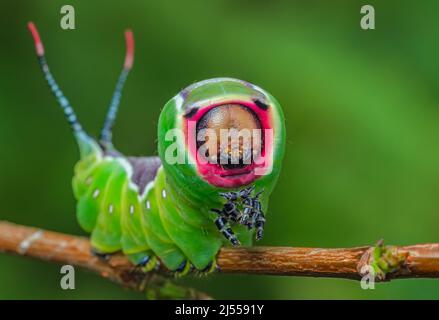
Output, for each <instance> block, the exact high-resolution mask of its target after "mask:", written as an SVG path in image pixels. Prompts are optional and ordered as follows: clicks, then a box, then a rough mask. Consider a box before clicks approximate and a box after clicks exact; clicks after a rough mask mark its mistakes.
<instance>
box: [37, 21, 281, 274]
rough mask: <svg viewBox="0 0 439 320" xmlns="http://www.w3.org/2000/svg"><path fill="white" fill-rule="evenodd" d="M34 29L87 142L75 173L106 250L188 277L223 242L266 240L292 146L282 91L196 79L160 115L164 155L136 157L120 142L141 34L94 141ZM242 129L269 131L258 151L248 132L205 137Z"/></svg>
mask: <svg viewBox="0 0 439 320" xmlns="http://www.w3.org/2000/svg"><path fill="white" fill-rule="evenodd" d="M29 29H30V31H31V33H32V36H33V39H34V42H35V47H36V52H37V56H38V60H39V62H40V66H41V68H42V71H43V73H44V76H45V78H46V80H47V82H48V84H49V87H50V89H51V91H52V93H53V94H54V95H55V97H56V99H57V100H58V103H59V104H60V106H61V108H62V109H63V111H64V114H65V116H66V118H67V120H68V122H69V124H70V126H71V128H72V130H73V134H74V136H75V139H76V141H77V143H78V146H79V150H80V160H79V162H78V163H77V164H76V166H75V169H74V177H73V190H74V195H75V198H76V199H77V219H78V222H79V224H80V225H81V227H82V228H83V229H84V230H85V231H87V232H89V233H91V244H92V247H93V248H94V250H95V251H96V252H98V253H101V254H111V253H114V252H117V251H120V250H121V251H122V252H123V253H124V254H125V255H127V257H128V258H129V259H130V260H131V261H132V262H133V263H134V264H135V265H139V266H141V267H143V268H144V270H146V271H148V270H151V269H152V268H154V267H155V266H157V265H158V262H159V261H160V262H161V263H163V264H164V265H165V266H166V267H167V268H168V269H169V270H172V271H175V272H176V273H179V274H186V273H187V272H188V271H189V270H190V269H191V268H193V267H195V268H196V269H197V270H200V271H202V272H210V271H213V270H214V269H215V266H216V264H215V257H216V254H217V253H218V251H219V249H220V248H221V247H222V246H224V245H230V244H232V245H240V244H242V245H246V246H249V245H251V244H252V241H253V238H255V237H256V239H260V238H262V235H263V228H264V223H265V216H264V212H266V210H267V205H268V197H269V195H270V193H271V192H272V190H273V188H274V185H275V183H276V180H277V178H278V176H279V173H280V167H281V161H282V158H283V154H284V144H285V125H284V117H283V113H282V110H281V107H280V105H279V103H278V102H277V101H276V100H275V98H274V97H273V96H271V95H270V94H269V93H267V92H266V91H265V90H263V89H261V88H259V87H257V86H255V85H253V84H250V83H248V82H245V81H242V80H237V79H232V78H215V79H210V80H205V81H201V82H198V83H195V84H192V85H190V86H189V87H187V88H185V89H184V90H182V91H181V92H180V93H178V94H177V95H176V96H175V97H174V98H172V99H171V100H169V102H168V103H166V105H165V106H164V108H163V110H162V112H161V114H160V119H159V125H158V153H159V156H160V157H128V156H125V155H123V154H121V153H120V152H118V151H117V150H116V149H115V148H114V146H113V144H112V142H111V132H112V131H111V129H112V126H113V123H114V120H115V117H116V113H117V110H118V105H119V101H120V97H121V92H122V88H123V85H124V83H125V80H126V78H127V76H128V73H129V71H130V69H131V67H132V64H133V50H134V42H133V37H132V34H131V32H130V31H127V32H126V34H125V35H126V42H127V53H126V57H125V64H124V68H123V70H122V73H121V75H120V77H119V80H118V82H117V86H116V90H115V92H114V94H113V98H112V101H111V104H110V108H109V111H108V114H107V118H106V121H105V123H104V127H103V130H102V133H101V136H100V138H99V139H94V138H92V137H90V136H89V135H87V134H86V132H85V131H84V130H83V128H82V126H81V125H80V123H79V122H78V120H77V117H76V115H75V113H74V111H73V108H72V107H71V105H70V103H69V101H68V100H67V99H66V98H65V96H64V95H63V93H62V92H61V90H60V88H59V86H58V85H57V84H56V82H55V80H54V78H53V76H52V74H51V73H50V71H49V67H48V65H47V63H46V59H45V55H44V49H43V45H42V42H41V40H40V37H39V34H38V31H37V29H36V28H35V26H34V24H33V23H29ZM238 129H239V130H243V129H246V130H248V131H252V132H253V133H258V132H259V136H258V135H256V136H251V141H252V144H251V147H249V144H245V143H244V142H245V141H244V140H245V139H244V138H245V137H243V136H240V137H239V139H238V140H236V141H237V145H235V147H236V146H237V147H236V148H233V142H232V145H230V141H229V140H228V138H227V140H226V143H225V144H223V141H222V142H221V144H218V142H217V141H216V140H214V139H213V138H212V137H213V135H210V136H209V135H208V136H207V138H205V139H204V140H203V139H199V138H200V136H202V133H206V132H210V133H212V132H213V133H217V132H221V134H222V132H223V131H224V130H229V131H233V130H238ZM209 130H210V131H209ZM258 130H259V131H258ZM261 132H263V133H264V134H262V133H261ZM200 140H201V142H205V143H201V142H200ZM203 148H204V149H203ZM218 150H219V151H218ZM203 156H204V158H203ZM218 158H219V159H220V160H221V161H220V163H218ZM224 158H226V160H227V161H225V162H224V161H223V160H224ZM215 159H216V161H217V162H215V161H213V160H215Z"/></svg>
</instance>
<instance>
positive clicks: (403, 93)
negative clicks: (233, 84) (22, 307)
mask: <svg viewBox="0 0 439 320" xmlns="http://www.w3.org/2000/svg"><path fill="white" fill-rule="evenodd" d="M64 4H71V5H73V6H74V8H75V9H76V30H67V31H65V30H62V29H61V28H60V26H59V21H60V18H61V14H60V8H61V6H62V5H64ZM363 4H372V5H374V7H375V10H376V30H372V31H364V30H361V29H360V25H359V22H360V18H361V15H360V7H361V5H363ZM438 12H439V2H437V1H433V0H432V1H422V2H416V3H415V2H413V1H385V2H384V1H367V2H365V1H352V0H350V1H338V0H335V1H325V0H314V1H306V2H304V1H266V0H265V1H256V0H252V1H250V0H247V1H232V0H229V1H220V0H211V1H203V0H198V1H134V0H130V1H93V3H91V1H69V2H68V3H66V2H65V1H58V0H50V1H48V0H47V1H11V0H9V1H2V8H1V11H0V40H1V42H0V43H1V50H0V61H1V62H0V63H1V73H0V150H1V151H0V152H1V157H0V170H1V174H0V177H1V179H0V194H1V209H0V219H5V220H10V221H13V222H16V223H21V224H25V225H31V226H37V227H41V228H46V229H51V230H56V231H60V232H66V233H72V234H78V235H83V234H84V233H83V232H82V230H80V228H79V226H78V225H77V223H76V219H75V214H74V211H75V202H74V199H73V195H72V190H71V178H72V173H73V165H74V163H75V162H76V160H77V158H78V152H77V149H76V145H75V142H74V140H73V138H72V135H71V132H70V130H69V128H68V126H67V124H66V122H65V120H64V118H63V115H62V113H61V111H60V110H59V108H58V106H57V105H56V103H55V101H54V99H53V98H52V96H51V94H50V93H49V90H48V89H47V87H46V84H45V82H44V81H43V78H42V75H41V73H40V70H39V67H38V64H37V61H36V58H35V56H34V49H33V44H32V41H31V37H30V36H29V34H28V32H27V29H26V23H27V22H28V21H29V20H33V21H35V23H36V24H37V26H38V27H39V29H40V32H41V35H42V38H43V40H44V42H45V47H46V53H47V59H48V61H49V65H50V66H51V69H52V71H53V73H54V74H55V77H56V78H57V80H58V82H59V83H60V85H61V87H62V88H63V91H64V92H65V93H66V95H67V96H68V97H69V99H70V100H71V102H72V104H73V105H74V107H75V108H76V111H77V113H78V115H79V117H80V119H81V121H82V122H83V124H84V126H85V127H86V128H87V129H88V131H89V132H90V133H92V134H94V135H96V134H97V132H98V130H99V129H100V126H101V124H102V121H103V118H104V115H105V112H106V107H107V105H108V102H109V100H110V96H111V93H112V91H113V88H114V86H115V81H116V79H117V77H118V74H119V71H120V68H121V65H122V61H123V56H124V50H125V49H124V40H123V30H124V29H125V28H126V27H130V28H132V29H133V31H134V34H135V38H136V59H135V67H134V70H133V72H132V74H131V75H130V77H129V79H128V83H127V86H126V90H125V92H124V98H123V101H122V106H121V107H122V108H121V112H120V114H119V118H118V121H117V125H116V128H115V136H114V137H115V143H116V145H117V147H118V148H119V149H120V150H121V151H122V152H124V153H127V154H133V155H150V154H156V129H157V119H158V116H159V113H160V110H161V107H162V106H163V105H164V103H165V102H166V101H167V100H168V99H170V98H171V97H172V96H174V95H175V94H176V93H177V92H178V91H180V90H181V89H182V88H183V87H185V86H186V85H188V84H190V83H192V82H194V81H197V80H202V79H205V78H212V77H219V76H230V77H236V78H242V79H245V80H248V81H250V82H253V83H255V84H258V85H260V86H262V87H263V88H265V89H266V90H268V91H270V92H271V93H272V94H273V95H274V96H275V97H277V99H278V100H279V101H280V102H281V104H282V105H283V108H284V112H285V117H286V125H287V137H288V144H287V150H286V157H285V161H284V168H283V172H282V175H281V178H280V180H279V184H278V186H277V187H276V190H275V192H274V194H273V196H272V199H271V207H270V210H269V213H268V214H269V218H268V223H267V225H266V236H265V238H264V240H263V243H262V244H264V245H274V246H276V245H279V246H280V245H284V246H287V245H289V246H311V247H351V246H359V245H367V244H373V243H375V241H376V240H378V239H380V238H384V239H385V241H386V243H391V244H398V245H406V244H415V243H425V242H438V241H439V197H438V189H439V166H438V164H439V139H438V137H439V109H438V105H439V90H437V88H438V85H439V68H438V67H439V62H438V61H439V58H438V57H439V40H438V38H437V35H438V26H437V16H438ZM59 270H60V267H59V266H57V265H52V264H48V263H45V262H41V261H35V260H31V259H27V258H21V257H14V256H7V255H4V254H0V298H2V299H12V298H26V299H36V298H48V299H79V298H85V299H89V298H98V299H108V298H110V299H113V298H119V299H125V298H134V299H143V298H144V295H143V294H142V293H135V292H131V291H129V290H126V289H122V288H120V287H119V286H117V285H114V284H112V283H109V282H108V281H106V280H103V279H101V278H100V277H98V276H96V275H94V274H91V273H88V272H85V271H83V270H79V269H77V272H76V288H77V289H76V290H72V291H63V290H61V288H60V286H59V281H60V273H59ZM183 282H185V283H188V284H190V285H192V286H194V287H197V288H200V289H202V290H205V291H207V292H208V293H210V294H211V295H213V296H214V297H216V298H268V299H305V298H306V299H307V298H316V299H321V298H329V299H339V298H344V299H351V298H353V299H370V298H375V299H381V298H389V299H394V298H403V299H406V298H410V299H421V298H431V299H435V298H439V280H425V279H424V280H413V279H412V280H398V281H394V282H391V283H384V284H378V285H377V286H376V289H375V290H362V289H361V287H360V284H359V283H357V282H353V281H349V280H335V279H310V278H288V277H272V276H243V275H213V276H211V277H209V278H207V279H204V278H203V279H196V278H195V279H194V278H192V279H185V280H183Z"/></svg>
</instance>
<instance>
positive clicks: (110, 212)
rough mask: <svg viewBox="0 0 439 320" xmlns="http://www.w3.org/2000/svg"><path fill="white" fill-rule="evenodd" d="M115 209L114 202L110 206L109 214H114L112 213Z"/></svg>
mask: <svg viewBox="0 0 439 320" xmlns="http://www.w3.org/2000/svg"><path fill="white" fill-rule="evenodd" d="M113 209H114V207H113V204H110V205H109V206H108V213H109V214H112V213H113Z"/></svg>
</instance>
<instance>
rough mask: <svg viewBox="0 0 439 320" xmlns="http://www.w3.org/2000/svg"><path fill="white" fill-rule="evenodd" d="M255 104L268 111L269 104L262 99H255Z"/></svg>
mask: <svg viewBox="0 0 439 320" xmlns="http://www.w3.org/2000/svg"><path fill="white" fill-rule="evenodd" d="M253 102H254V103H255V105H257V106H258V107H259V108H261V109H262V110H267V109H268V104H266V103H264V102H263V101H262V100H260V99H254V100H253Z"/></svg>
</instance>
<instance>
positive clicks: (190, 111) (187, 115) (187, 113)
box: [184, 107, 199, 119]
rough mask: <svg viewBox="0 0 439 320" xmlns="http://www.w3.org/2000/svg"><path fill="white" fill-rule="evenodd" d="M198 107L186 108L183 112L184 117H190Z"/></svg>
mask: <svg viewBox="0 0 439 320" xmlns="http://www.w3.org/2000/svg"><path fill="white" fill-rule="evenodd" d="M198 109H199V108H197V107H194V108H191V109H190V110H188V111H187V112H186V113H185V115H184V117H185V118H187V119H188V118H192V117H193V116H194V115H195V114H196V113H197V112H198Z"/></svg>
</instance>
